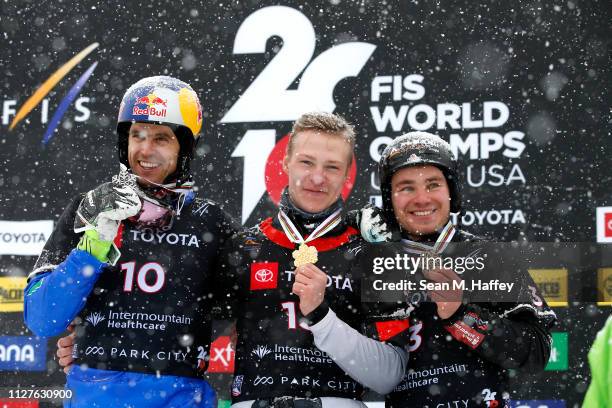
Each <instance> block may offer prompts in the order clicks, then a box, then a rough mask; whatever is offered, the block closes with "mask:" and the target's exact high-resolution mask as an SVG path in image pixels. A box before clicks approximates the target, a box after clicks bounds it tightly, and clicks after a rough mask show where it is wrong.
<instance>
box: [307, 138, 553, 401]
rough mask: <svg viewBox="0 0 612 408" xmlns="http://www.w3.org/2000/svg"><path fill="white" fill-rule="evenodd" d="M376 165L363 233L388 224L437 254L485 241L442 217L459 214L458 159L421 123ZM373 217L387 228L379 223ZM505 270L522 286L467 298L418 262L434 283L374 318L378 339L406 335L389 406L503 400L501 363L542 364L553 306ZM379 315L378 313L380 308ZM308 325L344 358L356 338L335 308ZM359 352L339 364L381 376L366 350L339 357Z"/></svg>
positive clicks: (519, 275)
mask: <svg viewBox="0 0 612 408" xmlns="http://www.w3.org/2000/svg"><path fill="white" fill-rule="evenodd" d="M379 170H380V171H379V173H380V178H381V180H380V181H381V190H382V198H383V212H382V214H376V215H375V216H374V217H370V221H372V220H374V221H377V222H375V223H373V225H372V223H371V222H368V219H362V222H361V229H362V234H363V235H364V236H369V237H373V236H375V235H377V234H376V233H372V231H373V230H376V231H375V232H378V233H380V231H381V230H382V231H383V232H386V234H383V235H385V236H384V237H383V238H384V240H390V239H391V234H389V232H390V231H395V232H399V235H400V236H401V245H400V246H399V247H401V248H402V251H405V252H408V253H410V254H411V255H413V256H421V254H422V255H424V256H425V255H426V256H432V255H433V256H435V257H444V256H447V255H449V252H450V248H449V245H450V246H452V245H454V244H453V243H466V242H472V243H474V245H475V246H476V247H478V245H479V243H482V242H483V241H484V240H483V239H482V238H478V237H476V236H474V235H472V234H469V233H467V232H465V231H463V230H462V229H460V228H459V227H458V226H457V225H455V224H453V223H452V221H451V220H450V214H451V212H453V213H456V214H457V218H458V219H459V218H460V217H459V216H460V212H461V190H460V183H459V181H458V176H457V162H456V159H455V158H454V157H453V155H452V152H451V149H450V145H449V144H448V143H447V142H445V141H443V140H442V139H441V138H439V137H438V136H436V135H432V134H429V133H425V132H412V133H408V134H406V135H403V136H400V137H398V138H396V139H395V140H394V141H393V142H392V143H391V144H390V145H389V146H388V147H387V148H386V149H385V151H384V152H383V154H382V157H381V160H380V167H379ZM364 213H367V211H365V212H364ZM377 217H381V218H382V219H381V218H378V219H377ZM381 224H383V225H385V228H382V229H381V228H380V226H381ZM395 235H397V234H395ZM377 238H378V239H380V238H381V236H378V237H377ZM511 272H512V273H513V275H514V278H513V280H514V281H515V282H517V283H518V285H517V286H518V289H517V291H516V292H520V293H522V294H523V296H521V297H520V300H515V301H512V302H504V303H501V302H499V303H493V302H478V303H476V302H470V301H466V300H465V299H464V296H463V293H462V290H461V289H460V287H461V286H460V285H456V286H453V285H452V283H453V282H461V281H462V280H463V279H462V278H461V277H460V276H459V275H458V274H457V273H455V271H453V270H452V269H448V268H437V269H434V268H432V269H430V270H425V271H423V276H424V278H425V279H426V280H427V281H428V282H430V283H432V284H434V289H435V290H428V291H424V292H421V293H418V292H417V293H413V295H417V296H413V297H411V300H413V299H420V301H412V302H409V303H408V304H407V305H405V306H407V307H400V308H399V309H398V308H397V307H395V306H393V305H392V304H390V309H389V311H388V312H387V314H386V317H387V318H388V320H389V321H387V322H386V323H387V324H386V325H384V324H381V325H379V326H378V327H379V332H378V338H379V339H381V340H387V341H389V342H392V343H393V342H395V343H396V344H404V345H405V352H408V353H409V360H408V365H407V367H408V368H407V371H406V374H405V376H404V379H403V380H402V382H401V383H400V384H399V385H397V386H396V387H395V389H394V390H393V391H392V392H390V393H389V394H388V395H387V406H389V407H502V406H507V405H508V404H509V402H508V401H509V393H508V372H507V369H510V368H512V369H519V370H524V371H526V372H530V373H533V372H538V371H541V370H543V369H544V366H545V365H546V363H547V361H548V358H549V355H550V348H551V336H550V333H549V328H550V327H551V325H552V324H553V323H554V321H555V319H556V317H555V314H554V312H552V311H551V310H550V309H549V308H548V307H547V305H546V304H545V302H544V301H543V300H542V297H541V296H540V295H539V294H538V292H537V288H536V286H535V284H534V283H533V281H532V280H531V279H530V278H529V276H528V274H527V271H521V270H516V271H511ZM476 278H478V277H476ZM466 279H467V277H466ZM446 283H448V284H449V287H451V288H453V287H454V288H455V289H454V290H450V291H449V290H438V288H440V287H442V286H441V285H438V284H446ZM457 288H459V289H457ZM525 294H527V296H524V295H525ZM423 299H424V300H425V301H422V300H423ZM517 299H518V298H517ZM525 299H526V300H525ZM462 300H463V301H462ZM381 318H382V319H381V320H382V321H384V320H385V314H384V313H383V314H382V315H381ZM402 319H404V320H403V323H402ZM382 321H381V323H382ZM385 327H386V328H389V327H391V328H392V330H391V332H389V331H387V332H386V333H385V332H384V330H380V328H385ZM311 330H312V331H313V334H314V340H315V343H316V344H317V345H318V347H319V348H320V349H321V350H324V351H326V352H327V353H328V354H329V355H330V356H331V357H332V358H338V357H342V356H343V348H345V347H344V345H345V344H353V343H355V342H357V341H358V340H356V339H357V338H359V337H363V336H361V335H360V334H359V333H356V332H354V331H351V330H348V329H347V328H346V326H345V325H342V322H339V321H338V318H337V317H335V316H326V317H325V318H324V319H323V320H322V321H321V322H320V323H318V324H317V325H314V327H311ZM340 339H342V340H340ZM359 341H363V339H362V340H359ZM362 354H363V355H364V356H365V357H366V360H365V363H363V364H352V365H351V364H348V365H347V366H346V369H347V372H348V373H349V374H350V375H352V376H356V375H367V376H368V377H376V376H382V375H385V368H384V365H381V364H380V361H379V358H378V357H377V355H376V354H374V353H371V352H368V353H361V352H360V350H359V349H358V348H355V349H354V351H353V352H352V356H350V355H349V356H348V357H347V360H350V359H351V358H353V359H354V358H355V357H354V356H355V355H362ZM368 358H369V359H368Z"/></svg>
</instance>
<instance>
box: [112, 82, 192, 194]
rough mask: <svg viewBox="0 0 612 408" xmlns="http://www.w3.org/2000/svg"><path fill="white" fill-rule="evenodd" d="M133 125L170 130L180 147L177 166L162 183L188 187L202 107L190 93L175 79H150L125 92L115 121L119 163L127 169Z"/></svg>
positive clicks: (190, 91) (189, 88)
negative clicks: (151, 125)
mask: <svg viewBox="0 0 612 408" xmlns="http://www.w3.org/2000/svg"><path fill="white" fill-rule="evenodd" d="M135 122H143V123H153V124H159V125H166V126H169V127H170V128H171V129H172V130H173V132H174V134H175V135H176V137H177V139H178V141H179V144H180V151H179V158H178V164H177V169H176V172H175V173H174V174H171V175H170V176H168V179H167V180H166V181H164V183H172V184H175V185H176V187H180V186H182V185H186V184H190V183H192V177H191V173H190V170H189V163H190V161H191V159H192V158H193V154H194V151H195V146H196V144H197V142H198V138H199V136H200V135H199V132H200V129H201V128H202V107H201V106H200V101H199V99H198V96H197V94H196V93H195V92H194V90H193V89H192V88H191V87H190V86H189V85H188V84H186V83H185V82H183V81H181V80H179V79H176V78H172V77H168V76H154V77H149V78H143V79H141V80H140V81H138V82H136V83H135V84H134V85H132V86H131V87H130V88H129V89H128V90H127V91H126V93H125V95H124V96H123V99H122V100H121V107H120V108H119V117H118V119H117V135H118V136H119V138H118V140H117V147H118V149H119V161H120V162H121V163H123V164H124V165H125V166H126V167H128V168H129V167H130V165H129V163H128V155H127V148H128V133H129V130H130V126H131V125H132V123H135Z"/></svg>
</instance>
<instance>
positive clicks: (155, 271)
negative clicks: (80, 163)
mask: <svg viewBox="0 0 612 408" xmlns="http://www.w3.org/2000/svg"><path fill="white" fill-rule="evenodd" d="M121 271H122V272H123V271H125V275H124V280H123V291H124V292H132V290H133V289H134V278H136V279H135V280H136V285H138V288H139V289H140V290H141V291H143V292H145V293H150V294H153V293H157V292H159V291H160V290H161V288H163V287H164V283H165V282H166V272H165V271H164V268H162V266H161V265H160V264H158V263H157V262H147V263H146V264H144V265H142V266H141V267H140V268H138V270H137V268H136V262H135V261H132V262H126V263H123V264H121Z"/></svg>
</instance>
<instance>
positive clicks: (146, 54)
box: [0, 0, 610, 405]
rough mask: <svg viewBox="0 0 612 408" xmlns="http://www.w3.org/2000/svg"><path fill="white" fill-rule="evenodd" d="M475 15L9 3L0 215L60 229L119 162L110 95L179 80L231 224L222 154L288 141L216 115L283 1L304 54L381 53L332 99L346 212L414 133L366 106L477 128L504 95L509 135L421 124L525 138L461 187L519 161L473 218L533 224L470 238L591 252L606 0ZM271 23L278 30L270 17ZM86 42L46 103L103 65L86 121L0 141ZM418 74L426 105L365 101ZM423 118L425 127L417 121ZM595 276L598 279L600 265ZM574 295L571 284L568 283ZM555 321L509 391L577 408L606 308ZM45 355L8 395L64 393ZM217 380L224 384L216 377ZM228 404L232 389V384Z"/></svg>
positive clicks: (233, 191) (604, 118)
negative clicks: (305, 35)
mask: <svg viewBox="0 0 612 408" xmlns="http://www.w3.org/2000/svg"><path fill="white" fill-rule="evenodd" d="M475 3H476V2H469V1H454V2H443V3H434V2H399V1H398V2H363V1H360V2H349V1H339V0H335V1H334V0H332V1H330V2H308V4H302V3H301V2H270V1H261V2H257V1H247V2H232V3H230V4H226V3H225V2H223V4H221V3H218V4H207V3H183V4H172V5H169V4H166V3H164V2H161V1H159V2H156V1H147V2H143V3H140V4H139V3H130V5H117V6H113V7H112V8H109V7H107V6H106V5H105V4H102V3H98V2H79V4H72V3H66V2H64V3H62V2H31V3H29V2H15V3H8V4H7V3H3V4H2V5H0V10H1V12H0V29H1V31H2V42H3V47H2V50H3V52H2V55H1V56H0V61H1V64H0V67H1V69H2V75H3V78H4V79H3V83H2V88H1V90H0V95H1V98H2V102H3V104H2V105H0V106H2V116H1V118H2V122H1V125H0V145H1V146H2V148H1V149H0V163H1V165H0V187H1V191H2V194H1V196H0V219H2V220H37V219H57V217H59V215H60V213H61V212H62V210H63V208H64V206H65V205H66V203H67V201H68V197H70V196H72V195H73V194H75V193H77V192H79V191H85V190H87V189H90V188H91V187H93V186H95V185H97V184H99V183H100V182H103V181H106V180H108V179H109V178H110V175H111V174H113V173H114V172H115V171H116V167H117V165H116V159H115V158H116V154H115V145H114V143H115V135H114V126H115V117H116V112H117V110H118V105H119V102H120V98H121V96H122V94H123V93H124V91H125V90H126V89H127V87H128V86H129V85H130V84H131V83H133V82H135V81H136V80H138V79H140V78H141V77H144V76H149V75H153V74H168V75H173V76H177V77H179V78H181V79H183V80H185V81H186V82H188V83H190V84H192V86H193V87H194V89H195V90H196V92H198V94H199V95H200V97H201V101H202V105H203V108H204V112H205V113H204V128H203V134H204V136H203V138H202V140H201V141H200V144H199V146H198V154H197V156H198V157H197V160H196V161H195V162H194V164H193V168H194V173H195V175H196V180H197V184H198V186H199V188H200V191H201V192H202V193H203V194H204V195H206V196H208V197H210V198H212V199H215V200H217V201H219V202H222V203H223V204H225V206H226V208H227V210H228V211H229V212H230V213H232V214H235V215H236V216H239V215H240V214H241V208H242V201H243V199H244V197H243V193H242V191H243V190H242V180H243V176H244V174H245V170H244V168H243V162H244V159H243V158H241V157H231V155H232V152H234V150H235V149H236V146H238V144H239V143H240V141H241V139H242V138H243V135H244V134H245V132H247V131H248V130H253V129H274V130H276V134H277V137H276V139H277V140H278V139H280V137H281V136H283V135H284V134H286V132H288V131H289V129H290V126H291V122H290V121H289V120H281V119H282V118H278V119H273V118H274V113H270V114H269V115H270V116H269V117H270V118H272V119H270V120H267V121H265V122H254V121H252V120H243V121H240V120H239V121H238V122H236V123H221V122H222V118H223V116H224V115H225V114H226V112H228V110H229V109H230V108H231V107H232V106H233V105H234V104H235V103H236V101H237V100H238V99H239V98H241V96H242V95H243V94H244V92H245V90H246V89H247V88H248V87H249V85H250V84H251V83H252V82H253V80H254V79H255V78H256V77H257V76H258V75H259V74H260V73H261V72H262V71H263V70H264V69H265V68H267V67H268V65H269V64H270V61H272V60H273V59H274V57H275V56H276V55H277V54H278V53H279V52H283V51H286V49H285V50H284V49H283V47H284V46H285V45H287V44H289V42H288V41H287V39H286V38H284V36H285V37H286V34H283V33H284V32H283V31H280V32H279V33H277V34H278V35H275V36H271V37H270V38H269V39H268V40H267V42H266V47H265V53H259V54H257V53H251V54H233V52H232V50H233V46H234V39H235V36H236V32H237V31H238V28H239V27H240V25H241V24H242V23H243V21H244V20H245V19H246V18H247V17H248V16H250V15H251V14H253V13H254V12H255V11H257V10H260V9H263V8H264V7H267V6H273V5H279V4H282V5H283V6H288V7H291V8H293V9H294V10H297V11H298V12H299V13H301V14H302V15H303V16H305V17H306V18H307V19H308V20H309V21H310V24H312V26H313V28H314V32H315V35H316V37H315V38H316V47H315V50H314V55H313V58H316V57H318V56H319V55H320V54H321V53H322V52H324V51H326V50H328V49H330V48H331V47H333V46H337V45H340V44H343V43H346V42H350V41H358V42H367V43H370V44H373V45H375V46H376V49H375V50H374V52H373V54H372V55H371V56H370V57H369V59H368V60H367V62H366V63H365V65H364V66H363V68H362V69H361V71H360V72H359V74H358V75H357V76H356V77H347V78H344V79H341V80H339V81H338V82H337V84H336V85H335V87H334V88H333V89H334V91H333V100H334V102H335V104H336V108H335V112H336V113H340V114H343V115H345V116H346V117H347V118H349V119H350V120H351V121H352V122H353V123H355V125H356V126H357V132H358V143H357V152H356V157H357V168H358V171H357V178H356V183H355V188H354V189H353V192H352V194H351V205H352V206H359V205H361V204H363V203H365V202H366V201H368V200H369V198H370V196H372V195H377V194H378V191H377V189H376V188H375V187H374V186H372V183H371V178H372V172H373V171H374V170H375V161H374V160H373V158H372V153H371V152H370V150H371V149H370V147H371V144H372V143H373V142H374V141H375V140H376V138H378V137H381V136H388V137H394V136H397V135H399V134H401V133H403V132H405V131H408V130H410V127H409V125H408V124H407V123H406V121H404V123H403V126H401V128H398V129H395V130H394V129H392V127H391V126H388V127H386V128H385V129H377V127H376V123H375V120H374V119H373V113H372V110H371V107H374V108H373V109H375V110H376V109H380V111H381V112H382V111H383V110H384V109H385V107H387V106H391V109H394V111H396V112H397V111H399V110H400V109H401V106H402V105H407V106H408V107H409V108H412V107H413V106H415V105H418V104H425V105H429V106H431V107H432V108H433V109H434V110H435V109H436V105H437V104H440V103H453V104H457V105H459V106H461V105H462V104H464V103H469V104H470V108H471V110H472V118H473V119H474V120H477V119H482V106H483V103H484V102H485V101H499V102H502V103H504V104H505V105H507V107H508V110H509V114H510V115H509V118H508V120H507V122H505V123H504V124H503V125H502V126H501V127H495V128H483V127H480V128H476V129H450V128H448V126H445V127H444V129H440V130H437V129H436V126H435V125H434V126H433V127H432V128H431V130H433V131H437V132H438V133H439V134H440V135H441V136H442V137H443V138H445V139H446V140H449V138H450V137H451V134H453V133H454V134H457V135H459V137H460V138H461V139H462V140H464V141H465V140H466V139H467V138H468V135H469V134H470V133H476V134H477V136H476V138H477V139H478V138H479V136H478V134H481V133H483V132H495V133H499V134H500V135H501V136H504V135H505V134H506V133H508V132H511V131H517V132H522V133H524V134H525V136H524V137H523V138H522V139H520V140H519V142H520V143H519V144H524V150H523V151H522V152H521V154H520V155H518V157H515V158H509V157H507V156H504V154H503V152H504V149H506V148H508V146H503V147H501V148H500V149H499V150H497V151H493V152H492V153H491V154H490V157H488V158H482V155H481V154H477V155H476V156H477V157H476V158H473V159H470V156H469V154H468V155H462V156H464V157H462V158H463V159H464V165H463V166H462V173H463V176H464V178H465V179H467V176H468V174H467V167H468V166H469V165H472V171H473V173H472V177H471V180H472V183H471V184H474V185H477V184H479V183H478V182H477V181H479V180H480V178H481V177H480V174H481V173H480V171H481V170H482V166H484V170H485V172H488V171H491V166H493V165H498V166H501V170H500V168H499V167H497V168H496V169H495V168H494V169H493V172H497V173H500V174H502V175H505V176H506V177H507V176H508V175H509V173H510V170H511V168H512V167H513V166H514V165H518V166H519V167H520V171H521V173H522V174H523V175H524V179H525V181H524V183H523V182H522V180H518V181H517V180H513V181H511V182H509V183H508V184H507V185H505V184H504V185H502V186H497V187H496V186H491V185H489V184H487V183H486V182H485V184H484V185H482V186H480V187H477V186H469V187H467V188H466V190H465V199H466V200H465V201H466V205H465V206H466V208H467V209H468V210H470V211H479V212H481V214H483V212H484V211H491V210H498V211H499V210H511V211H512V214H515V213H516V211H517V210H520V211H522V213H523V214H524V219H525V222H521V221H520V217H519V218H518V219H517V222H516V223H513V224H511V223H503V222H499V223H498V222H495V218H493V219H491V220H493V221H492V222H487V221H485V222H484V223H483V224H482V225H479V224H478V223H475V224H474V225H471V227H470V229H471V230H473V231H474V232H477V233H481V234H486V235H489V236H491V237H496V238H498V239H501V240H508V239H514V238H518V237H520V236H526V237H527V238H529V239H534V240H535V239H540V240H554V239H560V240H563V241H587V242H588V241H593V240H594V239H595V208H596V207H597V206H604V205H609V202H610V192H609V185H610V172H609V169H610V160H609V152H610V150H609V147H610V128H609V120H610V117H609V110H608V107H609V97H608V92H607V89H609V84H610V74H609V70H608V68H607V62H608V58H609V55H608V51H607V50H608V48H609V42H610V40H609V38H610V32H609V28H608V25H607V24H606V22H607V21H609V19H608V18H609V5H608V4H607V3H606V2H603V1H602V2H579V1H567V2H552V1H528V2H503V3H499V2H498V3H494V4H489V5H479V4H475ZM283 10H284V11H283ZM283 10H281V11H280V14H279V16H277V20H276V22H277V23H278V25H279V26H282V24H281V22H282V21H283V20H284V17H283V15H284V14H283V13H285V15H286V16H287V19H289V14H288V13H289V12H290V11H289V10H287V9H283ZM266 21H269V22H270V23H271V24H268V25H271V26H274V25H275V24H274V22H275V20H273V19H272V18H271V17H268V20H266ZM298 31H299V30H298ZM294 34H295V33H294ZM253 35H257V33H256V32H255V33H253ZM296 35H298V36H299V35H301V33H298V34H296ZM93 42H99V43H100V46H99V47H98V48H97V49H96V50H94V51H93V52H92V53H91V54H90V55H89V56H88V57H87V58H86V59H85V60H84V61H83V62H81V63H80V64H79V65H78V66H77V67H76V68H74V69H73V70H72V71H71V72H70V74H69V75H68V76H67V77H66V78H64V79H63V80H62V81H61V82H60V83H59V84H58V85H57V86H56V87H55V88H54V89H53V90H52V91H51V92H50V93H49V95H48V96H47V98H48V100H49V102H48V103H49V106H48V117H49V118H51V117H52V116H53V113H54V111H55V109H56V108H57V106H58V104H59V101H60V100H61V99H62V98H63V96H64V95H65V94H66V93H67V91H68V89H69V87H70V85H71V84H72V83H74V82H75V81H76V80H77V78H78V77H79V76H80V75H82V73H83V72H85V70H86V68H87V67H88V66H89V65H91V64H92V63H93V62H94V61H98V62H99V65H98V67H97V68H96V70H95V71H94V74H93V76H92V77H91V78H90V79H89V81H88V82H87V84H86V85H85V87H84V88H83V90H82V91H81V96H86V97H89V98H90V100H89V101H86V102H84V105H85V106H86V107H87V108H88V109H89V111H90V117H89V118H88V120H86V121H85V122H79V121H76V120H75V119H74V118H75V116H78V115H80V113H79V112H78V111H77V110H76V109H75V106H74V104H73V105H72V106H71V107H70V108H69V109H68V111H67V113H66V115H65V116H64V118H63V120H62V122H61V123H60V125H59V127H58V129H57V131H56V133H55V134H54V137H53V139H52V140H51V142H50V143H49V144H48V145H46V146H43V145H42V144H41V140H42V136H43V134H44V131H45V129H46V126H47V123H41V105H39V106H38V107H37V108H36V109H34V110H33V111H32V112H31V113H30V114H29V115H28V117H27V118H26V119H24V120H23V121H21V122H20V123H19V124H18V125H17V126H16V128H15V129H13V130H12V131H9V127H8V124H7V123H6V122H7V121H9V122H10V120H12V118H13V116H14V114H10V113H9V109H18V108H19V107H20V106H21V105H22V104H23V103H24V102H25V100H26V99H27V98H28V97H29V96H30V95H31V94H32V93H33V92H34V91H35V89H36V88H37V87H38V86H39V85H40V84H41V83H42V82H43V81H44V80H45V79H46V78H48V77H49V76H50V75H51V74H52V73H53V72H54V71H55V70H56V69H57V68H58V67H59V66H61V65H62V64H63V63H64V62H65V61H67V60H68V59H70V58H71V57H72V56H73V55H75V54H76V53H77V52H79V51H80V50H82V49H83V48H85V47H86V46H88V45H89V44H91V43H93ZM303 65H304V66H303V67H302V68H301V69H298V71H297V72H299V75H298V76H297V78H295V80H294V81H293V83H292V84H291V85H290V89H297V87H298V85H299V83H300V78H301V75H302V74H303V72H304V71H307V70H308V68H306V69H304V68H305V66H306V63H304V64H303ZM331 68H332V66H331V65H330V66H329V67H328V69H329V70H331ZM283 69H284V68H281V71H282V70H283ZM325 71H326V70H325V69H324V70H323V71H322V72H325ZM282 72H286V70H285V71H282ZM413 74H418V75H422V76H423V79H422V82H420V85H422V87H423V89H424V91H425V92H424V95H422V97H419V98H418V99H416V100H410V99H408V100H406V99H404V100H398V101H396V100H393V97H392V95H391V94H390V93H384V94H381V95H380V100H379V101H378V102H373V101H372V97H373V94H372V82H373V81H374V79H375V77H377V76H393V75H400V76H402V77H406V76H408V75H413ZM287 75H289V74H287ZM323 76H324V75H323ZM294 77H295V76H294ZM268 84H272V83H271V82H270V83H268ZM402 91H406V89H403V90H402ZM322 92H323V91H322ZM270 93H272V91H271V92H270ZM324 96H325V95H323V96H321V97H320V100H323V99H324ZM10 101H16V104H14V105H11V104H10ZM7 103H8V104H7ZM260 103H263V104H266V103H267V101H266V99H263V100H261V101H260ZM271 110H272V109H271ZM272 112H274V110H272ZM417 119H418V121H420V122H424V121H426V120H427V118H426V117H425V116H423V115H420V116H418V117H417ZM509 150H510V151H512V149H509ZM374 153H376V152H374ZM250 171H253V170H252V169H247V170H246V172H247V173H249V172H250ZM515 175H516V174H515ZM497 180H498V178H495V177H493V176H492V177H489V178H488V179H487V181H490V182H492V183H495V182H496V181H497ZM273 208H274V205H273V203H272V202H271V200H269V199H268V198H267V194H263V195H262V198H261V199H260V201H259V204H258V205H257V206H256V208H255V210H254V211H253V212H252V213H251V214H250V217H249V218H248V220H247V221H246V222H245V224H247V225H250V224H253V223H254V222H256V220H258V219H260V218H261V217H263V216H265V215H269V214H270V212H271V211H273ZM512 217H513V216H510V217H509V218H510V219H511V218H512ZM492 224H494V225H492ZM34 261H35V258H34V257H16V256H1V257H0V268H1V273H2V275H3V276H6V275H19V276H22V275H26V274H27V273H28V271H29V270H30V268H31V267H32V265H33V263H34ZM554 266H555V265H551V267H554ZM590 279H592V282H595V280H596V277H595V272H594V271H593V273H592V274H591V275H590ZM591 285H593V284H591ZM569 289H570V291H571V290H574V288H572V286H571V285H570V288H569ZM556 310H557V311H558V312H559V317H560V319H561V324H560V326H559V327H558V328H557V330H559V331H569V332H570V335H569V341H570V370H569V371H568V372H562V373H555V372H552V373H550V372H549V373H545V374H544V375H543V376H542V377H541V378H539V379H536V380H534V381H533V382H531V381H521V382H520V387H519V395H518V396H519V397H522V398H525V399H536V398H537V399H549V398H552V399H565V400H566V401H567V402H568V404H569V405H571V404H575V403H579V402H580V401H581V400H582V398H583V393H584V391H585V389H586V384H587V383H588V380H589V377H588V370H587V366H586V352H587V351H588V347H589V345H590V343H592V340H593V338H594V336H595V333H596V331H597V329H598V328H599V327H601V326H602V325H603V321H604V318H605V317H606V316H607V315H608V314H609V309H606V308H602V309H599V308H596V307H594V306H592V305H577V306H572V307H570V308H566V309H556ZM1 316H2V317H1V320H2V334H3V335H17V334H27V333H28V332H27V330H26V329H25V328H24V327H23V326H22V324H21V316H20V314H9V313H6V314H2V315H1ZM53 344H54V341H51V340H50V342H49V345H50V347H49V348H50V351H49V353H50V355H49V364H48V367H49V372H48V374H46V373H11V372H4V373H0V378H1V379H2V380H1V381H0V383H2V384H9V385H17V384H21V385H26V384H36V385H39V386H42V385H51V384H53V385H59V384H61V383H62V382H63V376H62V374H61V373H59V372H58V371H57V369H56V364H55V363H54V362H53V361H52V357H51V354H52V352H53V351H54V346H53ZM220 381H221V382H224V381H226V379H225V378H224V377H221V378H220ZM222 393H223V394H224V395H227V390H226V389H224V390H222Z"/></svg>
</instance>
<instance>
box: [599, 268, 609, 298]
mask: <svg viewBox="0 0 612 408" xmlns="http://www.w3.org/2000/svg"><path fill="white" fill-rule="evenodd" d="M597 306H612V268H599V269H598V270H597Z"/></svg>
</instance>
